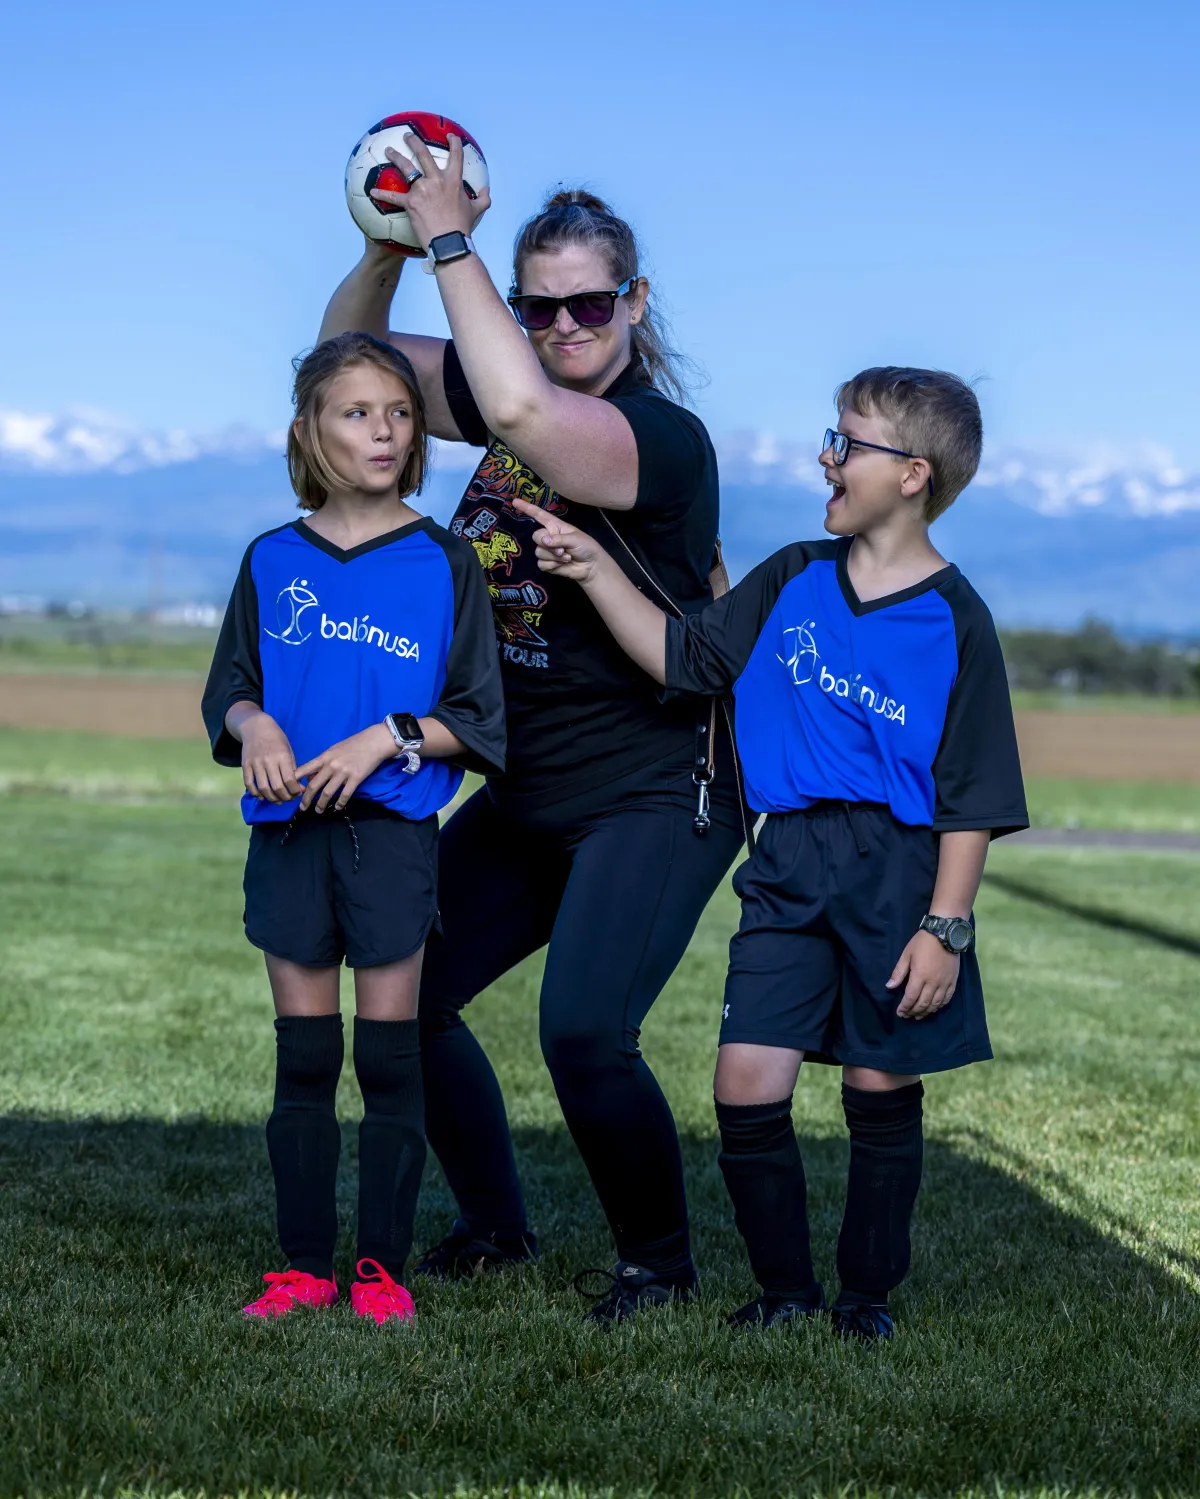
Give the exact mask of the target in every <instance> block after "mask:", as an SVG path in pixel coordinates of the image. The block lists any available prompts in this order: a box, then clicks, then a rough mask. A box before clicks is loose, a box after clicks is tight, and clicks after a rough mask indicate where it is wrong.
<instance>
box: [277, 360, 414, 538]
mask: <svg viewBox="0 0 1200 1499" xmlns="http://www.w3.org/2000/svg"><path fill="white" fill-rule="evenodd" d="M360 364H373V365H376V366H377V367H378V368H379V369H381V370H384V371H386V372H387V373H388V374H391V375H398V376H399V377H400V379H401V380H402V381H403V382H404V385H405V387H406V388H407V390H408V395H409V404H410V405H411V407H412V422H413V444H412V451H411V452H410V453H409V455H408V459H407V461H406V462H405V465H404V467H403V469H402V470H401V472H400V477H399V479H398V481H397V489H398V492H399V496H400V498H401V499H406V498H407V497H408V496H409V495H410V494H419V493H420V491H421V486H422V484H424V482H425V469H426V465H427V464H428V462H429V430H428V424H427V421H426V416H425V402H424V400H423V398H422V396H421V387H420V385H419V384H418V383H417V376H416V372H415V371H414V369H413V367H412V365H411V364H410V363H409V361H408V359H407V358H406V357H405V356H404V355H403V354H402V353H401V352H400V350H399V349H397V348H394V347H393V346H392V345H391V344H386V343H383V342H381V340H379V339H378V338H372V337H371V335H370V334H369V333H340V334H338V336H337V337H336V338H327V339H326V340H325V342H324V343H319V344H318V345H317V346H316V348H315V349H313V350H312V352H311V353H309V354H306V355H305V356H304V357H303V358H301V359H296V360H295V361H294V363H293V368H294V369H295V371H296V378H295V381H294V383H293V385H292V405H293V407H294V408H295V420H294V421H293V423H292V426H291V427H289V428H288V440H287V466H288V478H289V479H290V480H291V481H292V488H293V489H294V490H295V491H296V495H297V498H298V501H299V505H300V509H301V510H319V509H320V508H321V506H322V505H323V504H324V503H325V501H326V500H327V499H328V497H329V493H330V491H331V490H334V489H340V488H342V487H343V482H342V481H341V480H340V479H339V478H338V476H337V473H336V472H335V471H334V469H333V466H332V464H331V463H330V462H329V459H328V458H327V457H326V456H325V453H324V451H323V449H322V447H321V438H320V435H319V433H318V431H317V418H318V417H319V416H320V414H321V408H322V406H323V405H324V403H325V393H326V391H327V390H328V389H329V386H330V384H331V383H332V381H333V380H334V379H335V378H336V377H337V376H338V375H340V374H341V373H342V371H343V370H348V369H353V368H354V367H355V366H356V365H360Z"/></svg>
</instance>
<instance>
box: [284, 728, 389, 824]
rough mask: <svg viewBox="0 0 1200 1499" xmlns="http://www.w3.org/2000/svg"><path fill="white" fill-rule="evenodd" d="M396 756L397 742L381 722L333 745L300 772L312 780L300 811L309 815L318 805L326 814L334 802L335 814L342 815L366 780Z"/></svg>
mask: <svg viewBox="0 0 1200 1499" xmlns="http://www.w3.org/2000/svg"><path fill="white" fill-rule="evenodd" d="M395 753H396V743H395V740H394V739H393V738H392V736H391V734H390V732H389V731H388V728H387V725H386V724H381V723H375V724H372V725H371V727H370V728H369V729H363V731H362V732H361V733H360V734H351V736H350V738H349V739H342V740H339V741H338V743H337V744H331V745H330V746H329V748H328V749H327V750H325V751H324V753H323V754H320V755H314V756H313V758H312V759H311V760H306V761H305V762H304V764H303V765H300V766H298V767H297V769H296V775H297V776H298V777H299V776H306V777H307V778H308V785H307V786H305V787H303V788H301V789H303V791H304V796H303V798H302V799H301V802H300V811H301V812H307V811H308V809H309V808H310V807H311V806H313V804H314V803H315V804H316V809H317V811H318V812H324V811H325V810H326V809H327V808H328V807H329V805H330V804H331V803H332V804H333V808H334V811H335V812H341V811H342V810H343V809H344V808H345V806H346V803H347V802H348V801H349V800H350V798H351V797H352V796H353V795H354V793H355V792H356V791H357V790H358V788H359V786H360V785H361V784H362V783H363V781H365V780H366V779H367V777H368V776H369V775H371V773H372V772H373V771H376V770H378V769H379V767H380V766H381V765H382V764H383V762H384V761H385V760H390V759H392V758H393V756H394V755H395ZM335 797H336V798H337V800H336V801H334V798H335Z"/></svg>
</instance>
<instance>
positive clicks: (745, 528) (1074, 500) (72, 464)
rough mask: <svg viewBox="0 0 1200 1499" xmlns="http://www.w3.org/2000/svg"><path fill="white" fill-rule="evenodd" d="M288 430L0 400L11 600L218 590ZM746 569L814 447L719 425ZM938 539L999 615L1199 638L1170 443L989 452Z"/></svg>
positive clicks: (172, 596) (1199, 503)
mask: <svg viewBox="0 0 1200 1499" xmlns="http://www.w3.org/2000/svg"><path fill="white" fill-rule="evenodd" d="M283 445H284V439H283V434H282V433H263V432H251V431H231V432H224V433H218V434H213V435H209V436H197V435H195V434H189V433H185V432H168V433H145V432H139V431H136V430H134V429H132V428H130V427H128V426H126V425H124V424H122V423H120V422H119V421H116V420H114V419H112V418H108V417H104V416H103V415H99V414H97V413H94V412H80V413H74V414H72V415H70V416H67V417H53V416H49V415H33V414H29V413H21V412H11V411H9V412H0V599H2V598H3V597H5V596H12V595H21V596H25V597H29V596H36V597H41V598H43V599H47V600H51V599H52V600H61V601H69V600H73V599H79V600H82V601H84V602H87V603H92V604H97V605H124V606H137V605H141V604H145V603H146V602H147V601H148V600H149V599H151V598H154V599H156V600H159V601H166V602H168V603H169V602H172V601H182V600H213V601H217V602H220V601H223V599H224V598H225V596H226V595H227V593H228V589H229V587H230V584H231V582H232V579H233V575H234V572H235V570H236V567H237V562H238V558H239V556H240V554H241V551H242V548H243V547H244V545H245V543H246V542H247V541H248V540H249V539H250V538H251V537H253V536H255V535H256V534H257V533H258V532H259V531H262V530H265V529H266V528H268V527H269V526H271V525H277V524H279V523H281V522H282V521H285V520H287V519H289V518H290V517H291V516H294V515H295V513H296V512H295V502H294V499H293V497H292V494H291V491H290V488H289V486H288V482H287V475H286V471H285V468H284V464H283V459H282V453H283ZM717 447H718V452H719V454H720V459H721V475H722V533H723V539H724V543H725V549H726V553H727V556H728V559H729V561H730V564H731V571H732V572H733V573H734V574H735V575H740V574H741V573H744V572H745V571H746V570H747V569H748V568H750V567H752V566H753V565H754V563H756V562H757V561H759V560H760V559H761V558H762V557H765V556H767V555H768V554H769V553H770V552H772V551H774V550H775V549H776V548H777V547H779V546H782V545H783V544H784V543H785V542H786V541H789V540H793V539H795V538H797V537H802V536H819V535H821V534H822V530H821V520H822V516H823V513H824V496H825V494H826V487H825V483H824V479H823V476H822V474H821V470H820V468H819V467H818V465H817V462H816V452H815V448H814V445H813V444H812V443H807V444H802V443H796V442H788V441H784V440H781V439H777V438H774V437H771V436H769V435H767V434H762V433H734V434H730V435H728V436H726V437H724V438H721V439H720V440H718V443H717ZM473 462H474V456H473V454H472V451H471V450H469V449H466V448H464V447H461V446H458V445H446V444H440V445H439V448H438V452H437V454H436V455H435V460H434V463H433V471H432V476H431V479H430V483H429V487H428V489H427V491H426V494H425V497H424V503H425V506H426V508H428V509H429V511H430V512H431V513H432V514H433V515H435V516H436V517H438V518H439V519H445V518H446V517H447V516H448V515H449V513H450V511H451V510H452V509H453V506H454V504H455V502H456V500H457V498H458V495H459V494H460V493H461V490H462V486H463V483H464V480H465V477H466V473H467V471H468V470H469V468H470V466H471V465H472V464H473ZM934 539H935V541H936V542H937V544H938V546H939V547H940V548H941V549H942V550H943V552H945V553H946V554H947V555H949V556H950V557H952V558H953V559H954V560H955V561H956V562H958V563H959V564H960V566H961V567H962V568H963V571H964V572H965V573H966V574H967V576H968V577H970V578H971V580H972V581H973V582H974V583H975V585H976V586H977V587H978V588H979V591H980V592H981V593H982V594H983V596H984V598H986V599H987V600H988V602H989V604H990V605H991V607H992V611H993V613H994V614H995V615H996V617H997V618H998V619H999V620H1001V621H1002V622H1005V623H1011V624H1046V625H1059V626H1070V625H1073V624H1076V623H1078V621H1079V620H1080V619H1081V618H1082V617H1083V616H1084V615H1086V614H1093V615H1097V616H1099V617H1101V618H1104V619H1107V620H1110V621H1111V622H1112V623H1114V624H1115V625H1116V626H1117V627H1118V628H1125V629H1130V630H1137V631H1143V632H1145V631H1161V632H1165V633H1171V634H1185V635H1200V588H1198V587H1197V580H1198V579H1200V474H1198V473H1194V472H1192V473H1189V472H1187V471H1185V470H1184V469H1183V468H1182V467H1180V466H1179V465H1178V464H1176V463H1174V462H1173V461H1172V460H1171V458H1170V456H1169V455H1168V454H1166V453H1164V452H1162V451H1159V450H1154V449H1151V450H1147V451H1146V452H1145V453H1141V454H1137V455H1133V456H1129V455H1126V456H1123V457H1122V456H1121V455H1118V454H1100V453H1093V454H1088V455H1078V454H1076V455H1066V456H1063V455H1048V454H1045V453H1037V452H1028V451H1021V450H1016V449H1006V450H995V451H993V450H989V451H988V453H987V455H986V458H985V462H984V465H983V467H982V468H981V470H980V473H979V475H978V476H977V478H976V479H975V482H974V483H973V484H972V485H971V487H970V489H969V490H967V492H966V493H965V494H963V495H962V496H961V497H960V498H959V500H958V501H957V502H956V503H955V505H954V506H953V507H952V508H951V510H950V511H949V512H947V514H946V515H945V516H944V517H943V518H942V519H941V520H939V521H938V523H937V526H936V527H935V530H934Z"/></svg>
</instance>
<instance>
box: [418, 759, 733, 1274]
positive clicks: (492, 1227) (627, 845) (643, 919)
mask: <svg viewBox="0 0 1200 1499" xmlns="http://www.w3.org/2000/svg"><path fill="white" fill-rule="evenodd" d="M638 781H639V786H638V788H637V789H634V790H630V789H629V787H628V785H627V783H626V784H625V786H624V789H622V788H621V787H617V788H606V790H607V793H608V794H607V795H605V796H604V797H603V806H604V810H602V811H600V810H597V807H596V803H597V800H598V797H597V795H596V794H595V793H593V794H591V795H590V796H589V797H588V798H587V800H588V802H589V803H590V804H591V805H590V808H583V807H581V806H580V803H579V801H576V802H575V803H574V804H561V805H560V806H559V807H557V808H551V809H549V810H548V811H547V810H545V809H543V810H541V811H539V813H538V814H537V815H536V816H526V815H517V814H514V813H512V812H509V811H504V810H501V808H500V807H499V806H497V804H496V803H495V802H494V801H493V800H492V798H491V796H490V794H489V793H488V792H487V791H486V790H484V791H480V792H477V793H476V795H475V796H473V797H472V798H471V799H470V800H469V801H468V802H467V803H466V804H465V805H464V806H463V807H462V808H461V809H460V810H459V811H458V812H457V813H456V814H455V815H454V816H453V817H452V818H451V819H450V821H449V822H448V823H447V825H446V826H445V828H444V829H443V830H442V835H441V843H440V846H439V852H438V864H439V886H438V896H439V904H440V907H441V917H442V935H441V936H440V937H438V936H437V935H436V934H435V935H433V936H431V937H430V939H429V943H428V945H427V947H426V949H425V967H424V974H423V977H422V983H421V1007H420V1019H421V1061H422V1067H423V1070H424V1078H425V1104H426V1133H427V1135H428V1139H429V1144H430V1146H431V1147H432V1149H433V1150H434V1152H435V1154H436V1155H437V1157H438V1159H439V1161H440V1162H441V1164H442V1168H443V1170H444V1171H445V1173H446V1176H447V1178H448V1180H449V1182H450V1186H451V1188H452V1190H453V1192H454V1194H455V1196H456V1198H457V1199H458V1203H459V1209H460V1212H461V1214H462V1219H463V1220H464V1223H465V1226H466V1227H467V1228H468V1229H469V1230H470V1231H471V1232H472V1233H474V1234H478V1235H481V1236H482V1235H488V1234H495V1235H499V1236H507V1235H516V1234H519V1233H521V1232H522V1231H523V1230H524V1229H525V1227H526V1222H525V1207H524V1201H523V1198H522V1194H521V1185H520V1181H519V1178H518V1176H517V1170H516V1164H515V1161H514V1159H513V1148H512V1139H511V1136H510V1134H509V1130H508V1120H507V1117H506V1115H505V1110H504V1100H503V1098H502V1096H501V1093H500V1088H499V1084H498V1083H497V1081H496V1076H495V1073H494V1072H493V1071H492V1068H491V1064H490V1063H489V1061H488V1059H487V1057H486V1055H485V1054H484V1051H483V1048H482V1047H481V1046H480V1045H479V1042H478V1041H476V1039H475V1037H474V1036H473V1035H472V1034H471V1032H470V1030H469V1029H468V1028H467V1026H466V1025H465V1023H464V1021H463V1018H462V1010H463V1007H464V1006H465V1005H466V1004H468V1003H469V1002H470V1001H471V1000H472V999H474V998H475V996H476V995H477V994H479V993H480V992H481V991H482V990H484V989H486V988H487V986H488V985H489V984H491V983H493V982H494V981H495V980H496V979H497V978H499V977H500V975H501V974H503V973H506V972H507V971H508V970H509V969H510V968H512V967H513V966H514V965H515V964H517V963H519V962H520V961H521V959H522V958H525V957H527V956H528V955H529V954H530V953H532V952H535V951H536V950H537V949H538V948H539V947H543V946H545V945H546V944H547V943H549V951H548V953H547V955H546V970H545V977H544V979H543V982H542V993H541V1011H540V1031H541V1046H542V1055H543V1056H544V1057H545V1059H546V1064H547V1066H548V1067H549V1069H550V1075H551V1077H552V1079H553V1081H554V1088H555V1091H556V1093H557V1094H558V1101H559V1104H560V1105H561V1107H562V1111H563V1115H564V1117H565V1119H566V1122H567V1127H568V1128H569V1129H570V1131H571V1135H572V1137H573V1139H574V1141H575V1143H576V1145H577V1146H578V1148H579V1152H580V1154H581V1155H582V1157H583V1160H584V1163H585V1165H586V1166H587V1169H588V1172H589V1173H590V1175H591V1178H592V1183H593V1185H594V1186H595V1188H596V1192H597V1194H598V1196H599V1198H600V1202H601V1205H602V1206H603V1208H604V1212H605V1214H606V1216H607V1218H608V1222H609V1225H610V1227H611V1228H612V1232H613V1236H614V1238H615V1240H616V1245H617V1253H618V1255H619V1257H620V1258H621V1259H623V1260H628V1261H631V1262H633V1263H635V1264H638V1265H641V1266H643V1267H644V1268H646V1269H651V1270H657V1271H660V1272H661V1273H671V1272H674V1271H677V1270H680V1269H685V1268H687V1267H688V1266H689V1265H690V1249H689V1244H688V1225H687V1201H686V1198H685V1195H684V1188H683V1171H682V1163H681V1160H680V1154H679V1141H678V1137H677V1136H676V1133H675V1122H674V1120H673V1119H672V1117H671V1111H670V1108H669V1107H668V1105H667V1101H666V1099H665V1098H664V1097H663V1094H662V1091H661V1089H660V1088H659V1086H658V1083H657V1082H656V1080H655V1078H654V1074H653V1073H652V1072H651V1071H650V1068H649V1067H648V1066H647V1065H646V1062H645V1059H644V1058H643V1057H642V1054H641V1052H640V1051H639V1049H638V1036H639V1033H640V1028H641V1024H642V1021H643V1019H644V1018H645V1016H646V1013H647V1012H648V1011H649V1009H650V1006H651V1005H652V1004H653V1003H654V1001H655V999H657V997H658V994H659V992H660V990H661V989H662V987H663V985H664V984H665V983H666V981H667V979H668V978H670V976H671V974H672V972H673V971H674V969H675V966H676V964H677V963H678V962H679V960H680V958H681V957H682V956H683V953H684V951H685V949H686V948H687V945H688V942H689V940H690V938H691V935H692V933H693V931H694V930H695V928H696V923H697V922H698V921H699V919H700V916H701V914H702V913H703V911H704V908H705V906H706V905H707V903H708V901H709V899H710V897H711V896H712V894H713V892H714V891H715V890H716V888H717V886H718V885H719V884H720V882H721V880H722V878H723V877H724V875H725V873H726V871H727V870H728V868H729V866H730V864H731V863H732V861H733V859H734V857H735V855H736V853H737V851H738V848H739V846H740V844H741V842H742V831H741V821H740V815H739V813H738V811H737V808H736V804H735V803H734V802H733V798H732V795H731V791H732V788H731V787H727V788H725V790H724V795H723V797H722V799H721V802H720V803H716V799H715V798H714V803H715V805H714V812H713V825H712V827H711V828H710V829H709V831H708V832H707V833H706V834H705V835H704V836H703V837H700V836H698V835H697V834H696V832H695V830H694V828H693V827H692V817H693V814H694V810H695V809H694V805H693V802H692V799H691V796H690V795H689V791H690V787H689V786H688V784H687V778H686V773H684V774H683V775H679V774H672V775H671V777H670V778H669V779H668V778H666V777H664V776H663V775H662V774H661V773H659V772H658V771H654V770H652V771H650V772H647V773H645V774H644V775H642V776H640V777H639V778H638Z"/></svg>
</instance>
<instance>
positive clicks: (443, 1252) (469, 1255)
mask: <svg viewBox="0 0 1200 1499" xmlns="http://www.w3.org/2000/svg"><path fill="white" fill-rule="evenodd" d="M537 1257H538V1242H537V1235H536V1234H531V1233H524V1234H518V1235H514V1236H511V1237H510V1236H508V1235H504V1234H489V1235H487V1237H486V1238H482V1237H477V1236H476V1235H475V1234H472V1233H470V1232H469V1231H468V1230H467V1229H466V1228H465V1227H464V1225H463V1224H462V1222H461V1221H460V1222H457V1223H455V1225H454V1227H453V1228H452V1229H451V1231H450V1232H449V1233H448V1234H447V1235H446V1237H445V1238H444V1239H442V1240H441V1241H440V1243H437V1244H435V1245H434V1246H433V1248H432V1249H427V1250H426V1251H425V1253H424V1254H423V1255H422V1256H421V1258H420V1259H419V1260H418V1261H417V1263H416V1264H415V1265H414V1266H413V1270H412V1273H413V1274H414V1275H429V1276H432V1277H433V1278H434V1279H435V1280H465V1279H466V1278H468V1277H469V1276H473V1275H483V1274H485V1273H486V1272H487V1271H489V1270H503V1269H505V1268H506V1267H507V1266H509V1265H530V1264H532V1263H533V1262H534V1260H536V1259H537Z"/></svg>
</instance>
